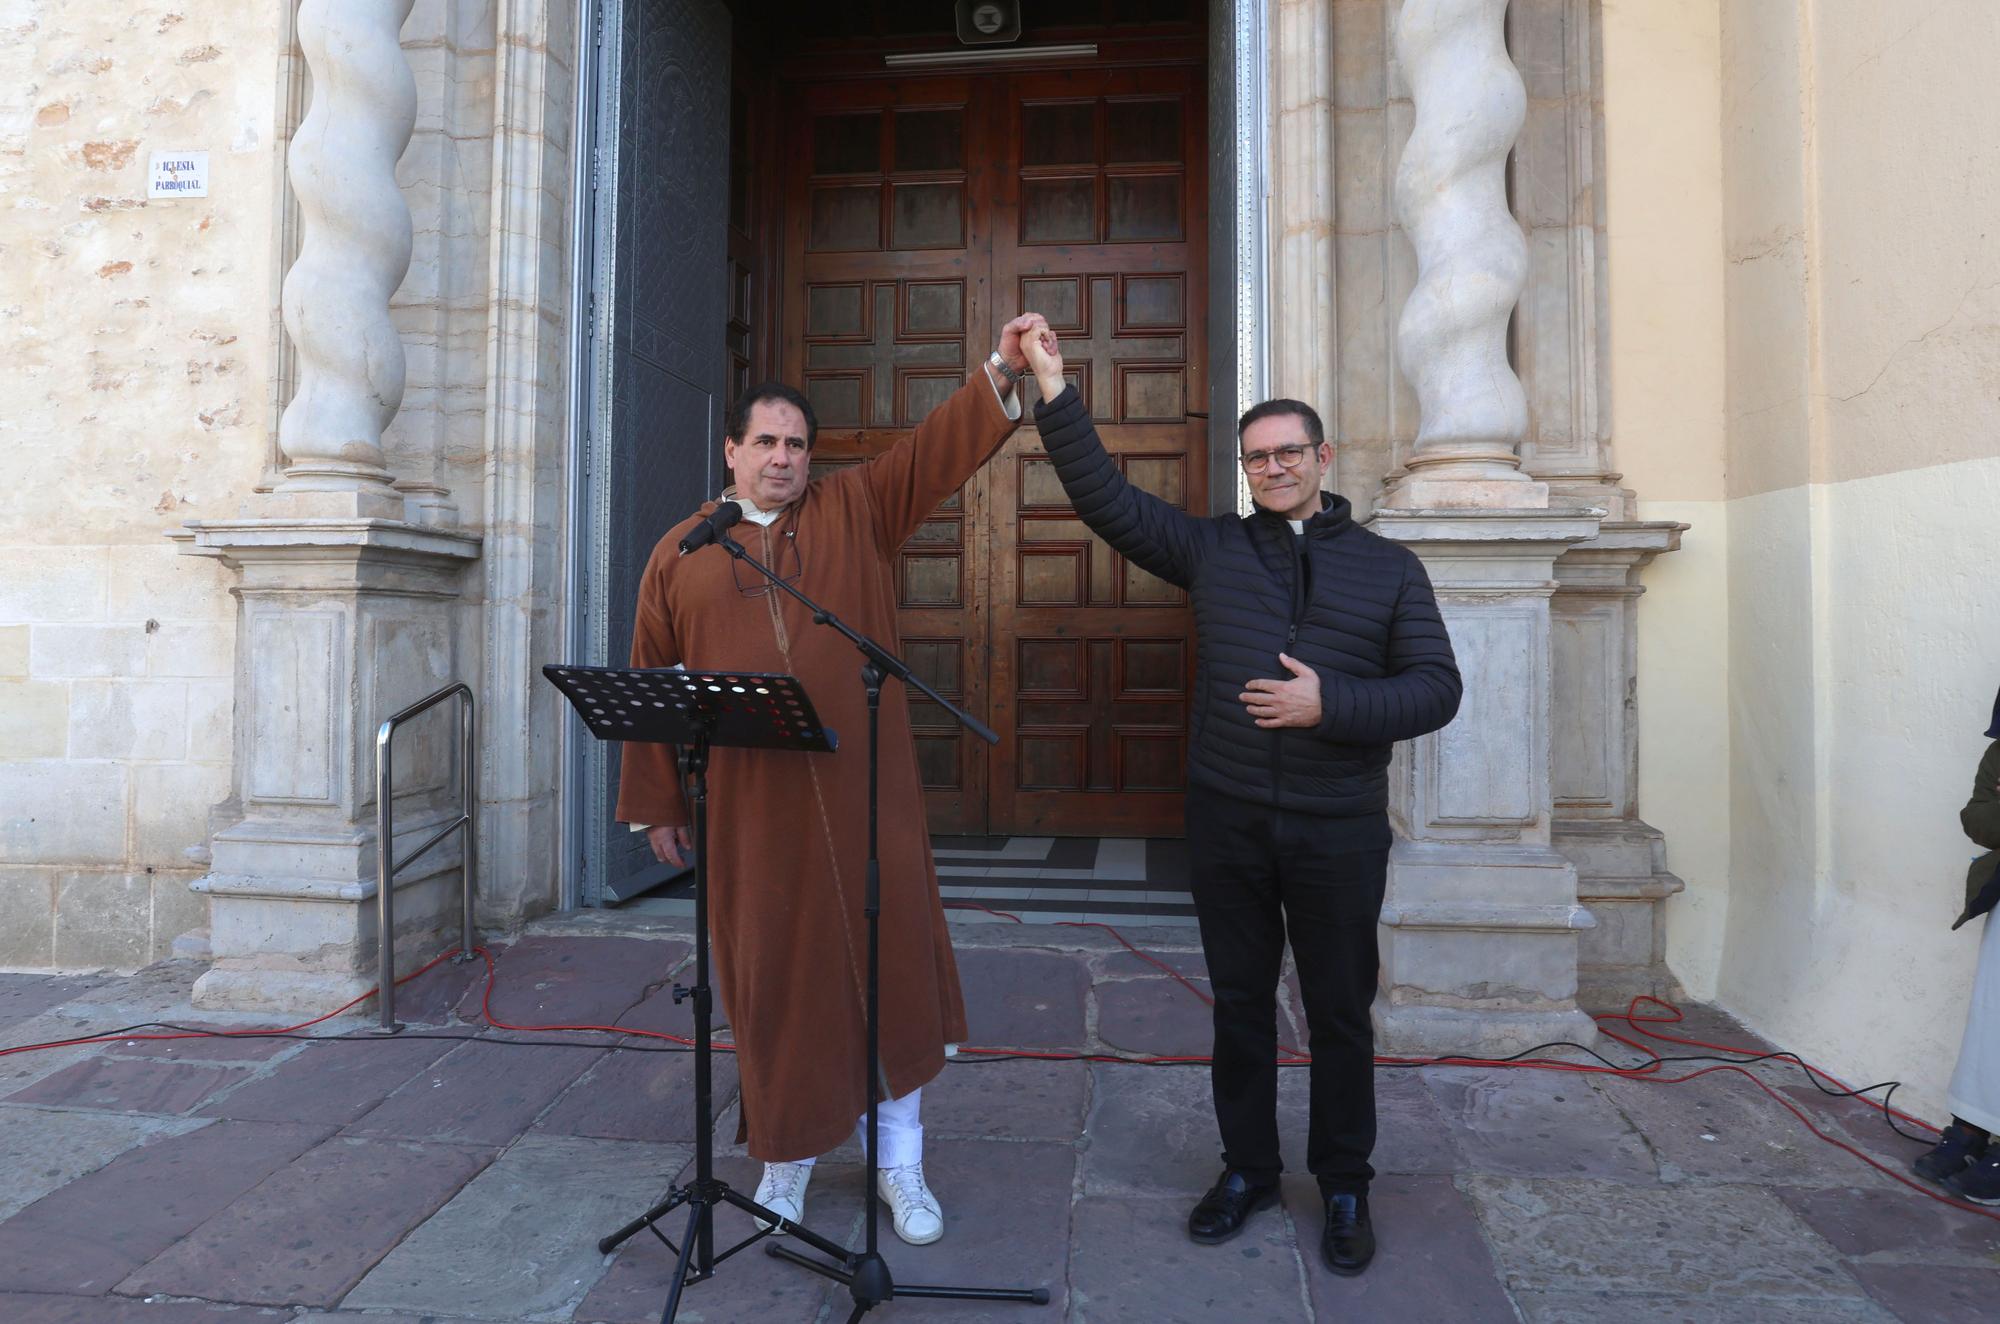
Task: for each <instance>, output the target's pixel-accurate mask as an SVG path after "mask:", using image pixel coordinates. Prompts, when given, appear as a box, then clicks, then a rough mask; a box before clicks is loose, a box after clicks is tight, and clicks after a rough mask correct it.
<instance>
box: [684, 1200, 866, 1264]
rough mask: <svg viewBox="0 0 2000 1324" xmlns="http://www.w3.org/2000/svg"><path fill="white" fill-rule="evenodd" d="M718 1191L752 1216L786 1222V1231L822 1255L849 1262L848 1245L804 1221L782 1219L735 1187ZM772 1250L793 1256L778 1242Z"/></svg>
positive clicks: (806, 1261) (803, 1261) (762, 1219)
mask: <svg viewBox="0 0 2000 1324" xmlns="http://www.w3.org/2000/svg"><path fill="white" fill-rule="evenodd" d="M716 1193H717V1194H718V1195H719V1196H721V1198H722V1199H723V1200H725V1201H726V1202H728V1203H729V1204H733V1205H735V1206H736V1207H737V1208H738V1209H741V1210H742V1211H743V1212H744V1213H746V1214H748V1215H750V1216H751V1217H752V1218H755V1219H759V1220H761V1221H763V1222H766V1223H774V1222H779V1221H782V1222H784V1224H785V1231H786V1232H788V1233H790V1234H791V1236H792V1237H793V1238H794V1239H796V1240H798V1241H800V1242H803V1243H804V1244H806V1245H808V1246H811V1247H812V1248H813V1249H814V1250H816V1251H818V1252H819V1253H820V1254H822V1255H831V1256H832V1257H833V1258H834V1259H836V1260H839V1261H840V1262H841V1263H842V1264H845V1263H847V1261H848V1254H847V1247H845V1246H843V1245H841V1244H840V1243H839V1242H837V1241H829V1240H827V1238H825V1237H823V1236H821V1235H820V1234H819V1233H817V1232H815V1231H813V1230H812V1229H811V1228H809V1227H807V1226H805V1225H804V1224H803V1223H794V1222H792V1221H791V1220H789V1219H784V1220H780V1219H779V1217H778V1215H777V1214H776V1213H774V1212H773V1211H771V1210H769V1209H766V1208H765V1207H764V1206H763V1205H760V1204H758V1203H757V1202H756V1201H755V1200H752V1199H751V1198H750V1197H749V1196H747V1195H745V1194H743V1192H741V1191H739V1190H736V1189H735V1188H733V1187H729V1186H724V1187H722V1188H721V1189H720V1190H719V1191H717V1192H716ZM770 1252H771V1254H773V1255H778V1256H781V1257H783V1258H786V1259H790V1258H792V1253H789V1252H787V1251H786V1249H785V1248H784V1247H783V1246H780V1245H778V1244H777V1243H776V1242H773V1243H771V1245H770ZM800 1262H801V1263H805V1264H810V1263H811V1261H810V1260H804V1259H801V1261H800Z"/></svg>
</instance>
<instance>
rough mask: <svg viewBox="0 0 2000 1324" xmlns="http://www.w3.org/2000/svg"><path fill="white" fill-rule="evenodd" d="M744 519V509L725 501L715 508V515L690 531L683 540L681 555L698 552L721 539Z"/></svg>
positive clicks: (732, 502) (734, 503)
mask: <svg viewBox="0 0 2000 1324" xmlns="http://www.w3.org/2000/svg"><path fill="white" fill-rule="evenodd" d="M742 518H743V507H742V506H740V505H738V504H737V503H736V502H734V501H725V502H723V503H722V504H721V505H719V506H717V507H716V508H715V513H714V514H712V515H710V516H709V517H708V518H707V519H705V520H703V521H702V522H701V523H699V524H697V525H695V526H694V527H693V528H692V529H689V530H688V535H687V537H685V538H683V539H681V555H682V556H686V555H687V554H688V553H689V552H698V551H700V550H701V549H702V548H704V547H706V546H708V545H709V544H710V543H712V542H714V541H715V540H716V539H717V538H720V537H721V536H722V535H723V534H724V533H725V532H727V531H728V529H729V527H730V525H732V524H735V523H736V522H737V521H738V520H741V519H742Z"/></svg>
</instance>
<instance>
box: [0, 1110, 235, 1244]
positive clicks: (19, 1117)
mask: <svg viewBox="0 0 2000 1324" xmlns="http://www.w3.org/2000/svg"><path fill="white" fill-rule="evenodd" d="M206 1125H208V1123H207V1122H204V1121H201V1120H198V1119H195V1118H184V1117H121V1116H118V1115H116V1114H112V1113H73V1112H63V1111H59V1110H53V1109H42V1108H20V1107H14V1106H11V1105H0V1222H4V1221H5V1220H7V1219H9V1218H12V1217H13V1216H14V1215H15V1214H17V1213H19V1212H20V1211H21V1210H23V1209H25V1208H27V1207H28V1206H29V1205H31V1204H33V1203H34V1202H35V1201H37V1200H39V1199H41V1198H42V1197H43V1196H45V1195H47V1194H48V1193H49V1192H50V1191H53V1190H55V1189H57V1188H58V1187H61V1186H64V1185H67V1184H68V1183H70V1182H73V1181H75V1180H76V1179H77V1178H79V1177H81V1176H83V1175H84V1174H86V1173H89V1172H95V1171H96V1170H97V1169H99V1168H101V1167H103V1166H104V1165H105V1164H107V1163H109V1162H110V1161H111V1160H113V1159H115V1158H117V1157H118V1156H119V1155H120V1154H123V1153H124V1152H125V1151H126V1150H128V1149H131V1148H133V1147H134V1146H136V1145H142V1144H145V1143H146V1142H147V1141H149V1140H154V1139H158V1138H159V1137H162V1136H174V1135H183V1134H185V1133H187V1132H189V1131H192V1130H194V1129H195V1128H196V1127H200V1126H206Z"/></svg>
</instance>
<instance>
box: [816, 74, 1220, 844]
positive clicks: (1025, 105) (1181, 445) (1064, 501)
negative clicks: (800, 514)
mask: <svg viewBox="0 0 2000 1324" xmlns="http://www.w3.org/2000/svg"><path fill="white" fill-rule="evenodd" d="M791 105H792V107H794V108H795V109H792V110H790V111H789V112H788V113H789V115H790V119H791V121H792V124H791V133H790V136H789V139H788V142H787V144H786V147H785V165H784V172H785V189H784V196H785V198H786V199H787V203H788V207H787V212H786V216H785V222H784V224H785V243H784V253H785V288H786V290H787V292H788V297H787V299H786V301H785V305H784V308H783V327H784V335H783V343H784V369H785V375H786V378H787V380H791V381H796V382H799V383H800V384H801V386H802V387H803V389H804V390H805V391H806V393H807V395H808V396H809V397H810V398H811V399H812V401H813V404H814V408H815V410H816V412H817V413H818V415H819V420H820V434H819V443H818V447H817V451H816V454H815V457H814V463H815V466H816V468H824V467H827V466H832V465H838V464H843V463H856V462H858V461H859V460H861V459H863V458H866V457H867V456H869V455H873V454H876V453H878V452H879V451H880V450H881V449H882V448H884V447H886V446H888V445H890V444H892V443H893V442H894V441H896V440H897V439H899V438H900V437H903V436H905V435H907V431H908V429H909V428H910V427H912V426H914V425H915V423H916V422H917V421H918V420H919V419H920V418H922V417H923V415H924V414H925V413H926V412H928V411H929V409H931V408H932V407H934V406H935V405H936V403H937V402H938V401H939V400H941V399H943V398H944V396H945V395H947V394H949V392H950V391H951V390H953V389H955V388H956V386H957V385H958V383H959V382H961V381H963V380H964V378H965V376H966V374H967V373H968V372H969V371H970V369H971V368H972V367H973V366H974V365H975V364H976V363H977V362H978V361H979V360H980V359H981V358H983V357H984V355H985V352H986V350H987V349H988V347H989V346H991V345H992V344H993V343H994V341H995V340H996V339H997V337H998V334H999V329H1000V326H1001V325H1002V323H1004V322H1005V321H1006V320H1007V319H1008V318H1010V317H1012V316H1014V315H1015V314H1016V313H1018V312H1020V311H1022V310H1024V309H1033V310H1035V311H1038V312H1041V313H1043V314H1045V315H1046V316H1048V318H1049V320H1050V322H1051V323H1052V324H1053V325H1054V326H1055V328H1056V330H1057V332H1058V334H1059V335H1060V336H1061V337H1062V341H1063V347H1064V354H1065V357H1066V359H1067V363H1068V369H1069V373H1070V377H1071V380H1072V381H1073V382H1074V383H1075V384H1076V385H1077V387H1078V389H1079V390H1080V391H1082V393H1083V395H1084V398H1085V400H1086V401H1087V402H1088V404H1089V406H1090V409H1091V412H1092V416H1093V417H1094V418H1095V419H1096V421H1097V423H1098V426H1099V429H1100V432H1101V434H1102V435H1103V437H1104V440H1105V443H1106V445H1107V446H1108V447H1109V448H1110V449H1111V451H1112V453H1113V454H1114V455H1115V456H1116V457H1117V462H1118V463H1119V464H1120V465H1121V466H1123V468H1124V470H1125V473H1126V475H1127V477H1128V478H1129V479H1130V480H1131V481H1132V482H1134V483H1136V484H1138V485H1139V486H1141V487H1143V488H1145V489H1146V490H1148V491H1152V492H1155V493H1157V494H1159V495H1160V496H1162V497H1163V498H1165V499H1166V500H1168V501H1171V502H1173V503H1174V504H1176V505H1179V506H1182V507H1184V508H1186V509H1190V510H1196V511H1203V510H1205V509H1206V505H1207V493H1206V473H1207V466H1206V459H1205V438H1204V432H1203V429H1202V426H1201V421H1200V420H1193V421H1190V420H1189V418H1188V416H1187V411H1188V409H1189V408H1190V406H1191V405H1192V404H1193V402H1195V401H1198V400H1201V399H1204V398H1205V396H1206V391H1207V387H1206V383H1205V381H1204V380H1203V375H1204V361H1205V357H1206V354H1205V342H1204V339H1203V317H1204V316H1205V308H1206V304H1205V290H1206V266H1205V261H1206V259H1205V247H1204V230H1205V222H1204V220H1203V218H1202V216H1201V199H1202V197H1203V187H1204V185H1203V178H1204V151H1205V148H1204V146H1203V143H1204V138H1203V131H1204V124H1205V111H1204V109H1203V104H1202V78H1201V74H1200V70H1199V67H1198V66H1192V65H1188V66H1166V67H1154V68H1146V69H1126V70H1115V69H1114V70H1074V71H1066V72H1058V73H986V74H980V75H977V76H973V75H921V76H915V77H908V78H903V79H900V80H898V81H895V82H883V81H877V80H874V79H865V80H864V79H848V80H842V81H829V82H824V83H811V82H807V83H802V84H801V85H799V86H798V87H797V88H796V90H795V93H794V96H793V98H792V99H791ZM1025 395H1026V397H1027V403H1028V404H1029V406H1030V408H1032V405H1033V402H1034V397H1035V392H1034V387H1033V383H1032V380H1031V381H1030V382H1029V383H1028V385H1027V387H1026V389H1025ZM1197 407H1198V406H1197ZM896 573H897V591H898V598H899V608H900V610H899V613H898V631H899V635H900V638H901V640H902V643H903V647H904V652H905V654H906V655H907V656H908V657H909V659H910V662H911V665H912V666H913V667H914V668H915V669H916V670H917V672H918V673H919V674H920V675H922V676H923V677H924V678H925V679H926V680H927V681H929V682H930V683H932V684H933V685H935V686H936V687H937V688H938V690H939V691H940V692H941V693H943V694H945V695H946V696H947V697H949V698H951V699H952V700H954V701H955V702H959V703H962V704H963V705H964V706H965V707H966V708H968V709H969V710H970V711H971V712H973V713H974V714H976V715H978V716H980V717H981V718H983V719H984V720H986V721H988V722H989V723H990V724H991V725H993V726H994V728H995V729H996V730H998V731H999V732H1000V735H1001V744H1000V746H999V747H998V748H996V749H993V750H991V751H990V752H989V750H988V748H987V747H986V746H984V745H981V744H979V743H978V742H977V741H975V740H973V739H971V738H970V737H967V736H964V735H961V734H959V733H958V732H957V731H956V728H955V726H954V725H953V724H952V722H951V721H950V719H949V718H948V717H946V716H945V714H944V712H943V710H942V709H941V708H939V707H937V705H935V704H931V703H929V702H927V701H923V700H913V701H912V702H911V704H910V714H911V721H912V724H913V726H914V728H915V733H916V739H917V757H918V762H919V766H920V768H921V770H922V774H923V780H924V785H925V794H926V807H927V810H928V812H929V817H930V824H931V828H932V830H933V831H935V832H949V833H983V832H989V831H990V832H995V833H1005V832H1031V831H1032V832H1050V833H1075V834H1097V833H1107V832H1108V833H1118V834H1132V835H1178V834H1179V832H1180V830H1181V827H1180V809H1181V795H1182V785H1183V776H1184V768H1185V765H1186V754H1187V749H1186V743H1187V713H1188V696H1189V693H1190V691H1191V689H1192V683H1193V665H1194V655H1193V630H1192V623H1191V620H1190V614H1189V611H1188V608H1187V602H1186V595H1185V594H1183V593H1182V592H1181V591H1180V590H1178V589H1176V588H1174V587H1173V586H1171V585H1168V584H1164V583H1162V582H1160V581H1159V580H1156V579H1154V578H1153V577H1152V576H1150V575H1147V574H1145V573H1144V572H1142V571H1140V570H1138V569H1137V568H1136V567H1133V566H1130V565H1127V564H1126V563H1125V562H1123V561H1122V560H1121V559H1120V558H1118V557H1116V556H1114V555H1113V554H1112V553H1111V551H1110V549H1109V548H1107V547H1105V546H1104V544H1103V543H1101V542H1099V541H1098V540H1097V539H1096V538H1095V537H1094V536H1093V535H1091V534H1090V532H1089V531H1088V530H1087V529H1085V528H1084V527H1083V525H1082V524H1081V522H1080V521H1078V520H1077V519H1076V516H1075V513H1074V512H1073V511H1072V510H1071V509H1070V506H1069V501H1068V498H1067V497H1065V496H1064V495H1063V493H1062V489H1061V486H1060V484H1058V483H1057V482H1056V481H1055V477H1054V473H1053V471H1052V469H1051V467H1050V466H1049V463H1048V460H1047V457H1046V455H1044V454H1043V452H1042V450H1041V445H1040V440H1039V438H1038V436H1037V435H1036V434H1035V432H1034V429H1033V425H1032V414H1031V415H1030V421H1029V425H1028V426H1026V427H1024V428H1023V429H1022V431H1021V432H1020V433H1018V434H1017V435H1016V436H1015V437H1014V438H1013V439H1012V440H1011V441H1010V442H1009V443H1008V445H1007V447H1006V448H1005V449H1004V450H1003V451H1002V453H1001V454H1000V455H999V456H997V457H996V458H995V459H994V461H993V462H992V463H990V464H989V465H988V466H987V467H986V468H985V469H984V470H983V471H982V472H981V473H980V474H979V475H977V476H976V477H974V478H973V479H972V480H971V481H970V482H969V483H967V484H966V486H965V487H964V488H963V489H962V490H961V491H960V492H959V493H958V494H956V495H955V496H954V497H953V498H952V499H951V500H949V501H947V502H946V503H945V504H944V505H943V506H941V507H940V508H939V509H938V511H937V512H936V513H935V514H934V515H933V516H932V517H931V518H930V519H929V520H928V521H926V523H925V524H924V526H923V527H922V528H921V529H920V530H919V531H918V532H917V534H916V535H915V536H914V537H913V538H912V539H911V540H910V542H909V543H908V544H906V545H905V546H904V548H903V549H902V552H901V553H900V556H899V560H898V564H897V568H896Z"/></svg>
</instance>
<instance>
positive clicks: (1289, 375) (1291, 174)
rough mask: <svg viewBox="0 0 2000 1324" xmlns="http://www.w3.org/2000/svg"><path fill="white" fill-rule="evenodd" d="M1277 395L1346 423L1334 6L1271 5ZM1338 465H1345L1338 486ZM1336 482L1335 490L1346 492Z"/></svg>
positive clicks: (1308, 1)
mask: <svg viewBox="0 0 2000 1324" xmlns="http://www.w3.org/2000/svg"><path fill="white" fill-rule="evenodd" d="M1271 16H1272V18H1271V52H1270V63H1271V71H1272V72H1271V76H1272V83H1273V87H1272V93H1271V101H1272V105H1271V124H1272V131H1271V152H1272V157H1273V169H1274V172H1275V174H1276V175H1277V177H1278V179H1279V180H1281V181H1283V182H1282V184H1281V185H1279V186H1278V187H1276V188H1274V189H1273V190H1272V197H1271V210H1272V216H1271V229H1272V240H1271V288H1272V289H1273V291H1274V292H1275V297H1274V298H1273V299H1272V313H1273V315H1274V317H1275V319H1276V325H1275V327H1274V328H1273V329H1272V333H1271V358H1272V364H1271V394H1272V395H1274V396H1289V397H1290V398H1292V399H1294V400H1303V401H1305V402H1306V403H1307V404H1309V405H1311V406H1312V407H1313V408H1314V409H1315V410H1317V411H1318V413H1319V416H1320V418H1321V419H1322V420H1325V421H1326V422H1327V423H1329V424H1332V423H1335V422H1337V420H1338V406H1339V402H1338V399H1337V396H1336V390H1335V383H1336V381H1337V366H1336V363H1335V359H1336V357H1337V346H1338V332H1337V329H1336V326H1335V307H1336V303H1335V299H1334V254H1333V226H1334V197H1333V193H1334V180H1335V173H1334V144H1333V50H1332V40H1333V21H1332V20H1333V7H1332V5H1331V4H1329V3H1328V2H1327V0H1276V3H1274V4H1273V5H1272V6H1271ZM1338 465H1339V459H1338V456H1336V457H1335V468H1336V474H1335V477H1336V480H1337V476H1338ZM1338 485H1339V484H1338V482H1337V481H1336V483H1335V486H1336V487H1338Z"/></svg>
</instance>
